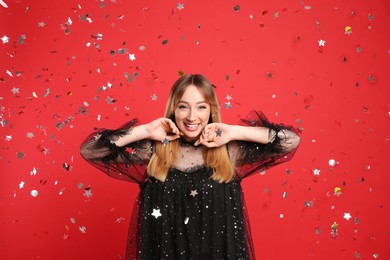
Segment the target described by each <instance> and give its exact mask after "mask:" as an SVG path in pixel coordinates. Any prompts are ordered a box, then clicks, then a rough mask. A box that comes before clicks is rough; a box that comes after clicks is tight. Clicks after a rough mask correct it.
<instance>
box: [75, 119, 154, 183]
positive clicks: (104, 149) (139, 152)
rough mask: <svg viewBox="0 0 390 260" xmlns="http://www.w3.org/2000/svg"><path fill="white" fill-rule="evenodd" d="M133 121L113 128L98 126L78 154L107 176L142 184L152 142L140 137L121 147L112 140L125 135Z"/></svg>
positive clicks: (136, 121) (135, 121)
mask: <svg viewBox="0 0 390 260" xmlns="http://www.w3.org/2000/svg"><path fill="white" fill-rule="evenodd" d="M137 123H138V120H136V119H133V120H131V121H130V122H128V123H126V124H124V125H123V126H121V127H120V128H118V129H116V130H110V129H100V130H98V131H96V132H94V133H92V134H90V135H89V136H88V137H87V138H86V139H85V140H84V141H83V143H82V144H81V147H80V154H81V156H82V157H83V158H84V159H85V160H87V161H88V162H89V163H90V164H92V165H93V166H95V167H96V168H98V169H99V170H101V171H103V172H104V173H106V174H107V175H108V176H110V177H113V178H116V179H120V180H125V181H130V182H136V183H138V184H139V183H142V182H143V181H144V180H145V178H146V167H147V165H148V163H149V160H150V157H151V155H152V149H153V148H152V141H151V140H141V141H138V142H134V143H130V144H128V145H126V146H123V147H118V146H117V145H116V144H115V143H114V141H115V140H117V138H119V137H120V136H123V135H126V134H129V133H130V132H131V129H132V128H133V127H134V126H135V125H136V124H137Z"/></svg>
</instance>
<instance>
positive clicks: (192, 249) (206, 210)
mask: <svg viewBox="0 0 390 260" xmlns="http://www.w3.org/2000/svg"><path fill="white" fill-rule="evenodd" d="M242 123H243V124H245V125H249V126H265V127H268V128H269V129H270V130H269V133H270V140H271V141H270V143H268V144H258V143H251V142H230V143H228V144H227V148H228V152H229V156H230V158H231V159H232V160H234V162H235V164H236V174H235V178H234V180H233V181H231V182H229V183H218V182H216V181H214V180H212V179H211V178H210V176H211V175H212V169H210V168H209V167H207V165H204V162H203V157H202V155H201V150H202V149H207V148H205V147H195V146H193V145H192V144H190V143H185V142H181V141H180V145H179V154H180V159H179V161H178V163H177V165H174V166H173V167H171V169H170V170H169V172H168V175H167V179H166V180H165V182H161V181H159V180H156V179H155V178H153V177H150V176H148V174H147V172H146V167H147V164H148V162H149V159H150V157H151V155H152V153H153V142H152V141H150V140H142V141H138V142H135V143H131V144H128V145H127V146H126V147H117V146H116V145H115V144H113V143H112V141H113V140H115V139H116V138H117V137H118V136H120V135H124V134H125V133H126V132H127V131H128V129H130V128H131V127H133V126H135V125H137V124H138V122H137V120H132V121H130V122H128V123H127V124H125V125H123V126H122V127H120V128H119V129H117V130H109V129H102V130H100V131H97V132H95V133H92V134H91V135H90V136H89V137H88V138H87V139H86V140H85V141H84V142H83V144H82V146H81V154H82V156H83V157H84V158H85V159H86V160H87V161H88V162H90V163H91V164H93V165H94V166H96V167H97V168H99V169H100V170H102V171H103V172H105V173H106V174H107V175H109V176H111V177H114V178H117V179H121V180H126V181H130V182H135V183H137V184H139V187H140V193H139V195H138V197H137V199H136V203H135V206H134V209H133V215H132V218H131V222H130V228H129V235H128V240H127V251H126V259H131V260H133V259H202V260H206V259H255V254H254V248H253V245H252V240H251V233H250V228H249V219H248V215H247V211H246V207H245V201H244V196H243V192H242V190H241V185H240V183H241V181H242V179H243V178H245V177H247V176H249V175H252V174H255V173H259V172H260V171H262V170H265V169H267V168H269V167H271V166H274V165H276V164H279V163H282V162H285V161H287V160H289V159H290V158H291V157H292V156H293V154H294V153H295V150H296V147H297V145H298V143H299V137H298V135H297V134H296V131H295V130H294V129H293V128H292V127H289V126H284V125H277V124H272V123H269V122H268V120H267V119H266V118H265V116H264V115H263V114H262V113H260V112H255V111H253V112H252V113H251V114H250V115H248V117H247V118H245V119H243V120H242Z"/></svg>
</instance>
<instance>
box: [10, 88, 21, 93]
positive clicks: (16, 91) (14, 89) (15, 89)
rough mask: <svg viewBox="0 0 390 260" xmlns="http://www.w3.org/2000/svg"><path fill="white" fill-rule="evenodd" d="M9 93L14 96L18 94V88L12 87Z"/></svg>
mask: <svg viewBox="0 0 390 260" xmlns="http://www.w3.org/2000/svg"><path fill="white" fill-rule="evenodd" d="M11 92H12V93H13V94H14V95H16V94H19V88H17V87H14V88H13V89H11Z"/></svg>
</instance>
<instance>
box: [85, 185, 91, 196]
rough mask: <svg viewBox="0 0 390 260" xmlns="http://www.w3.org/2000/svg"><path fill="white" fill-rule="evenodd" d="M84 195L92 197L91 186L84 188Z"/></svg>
mask: <svg viewBox="0 0 390 260" xmlns="http://www.w3.org/2000/svg"><path fill="white" fill-rule="evenodd" d="M84 196H85V197H87V198H90V197H92V190H91V187H87V188H85V189H84Z"/></svg>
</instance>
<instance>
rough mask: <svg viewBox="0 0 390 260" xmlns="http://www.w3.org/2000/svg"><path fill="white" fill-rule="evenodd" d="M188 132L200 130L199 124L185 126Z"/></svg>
mask: <svg viewBox="0 0 390 260" xmlns="http://www.w3.org/2000/svg"><path fill="white" fill-rule="evenodd" d="M184 125H185V127H186V129H187V130H188V131H196V130H198V127H199V124H184Z"/></svg>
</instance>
